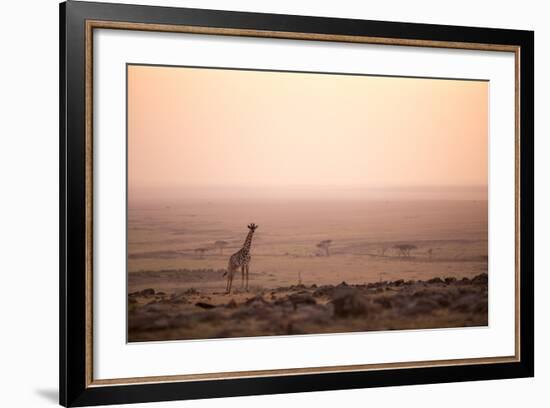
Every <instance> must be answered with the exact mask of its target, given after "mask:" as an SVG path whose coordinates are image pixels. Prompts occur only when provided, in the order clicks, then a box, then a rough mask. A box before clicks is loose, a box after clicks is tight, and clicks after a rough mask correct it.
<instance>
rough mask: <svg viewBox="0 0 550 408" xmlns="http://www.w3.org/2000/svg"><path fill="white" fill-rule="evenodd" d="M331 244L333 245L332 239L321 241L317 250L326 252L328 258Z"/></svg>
mask: <svg viewBox="0 0 550 408" xmlns="http://www.w3.org/2000/svg"><path fill="white" fill-rule="evenodd" d="M330 244H332V240H331V239H325V240H323V241H321V242H319V243H318V244H317V248H319V249H321V250H322V251H324V252H325V255H326V256H330V252H329V247H330Z"/></svg>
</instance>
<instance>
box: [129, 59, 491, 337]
mask: <svg viewBox="0 0 550 408" xmlns="http://www.w3.org/2000/svg"><path fill="white" fill-rule="evenodd" d="M488 87H489V84H488V82H483V81H459V80H435V79H412V78H388V77H370V76H349V75H326V74H298V73H280V72H257V71H239V70H222V69H195V68H177V67H148V66H128V294H129V298H128V299H129V309H128V310H129V317H128V323H129V325H128V327H129V339H130V341H145V340H168V339H188V338H210V337H235V336H257V335H276V334H299V333H320V332H345V331H361V330H385V329H406V328H416V329H419V328H438V327H460V326H474V325H486V322H487V275H486V273H487V269H488V268H487V262H488V242H487V233H488V221H487V212H488V202H487V164H488V163H487V152H488V150H487V137H488ZM251 222H254V223H256V224H258V225H259V228H258V230H257V231H256V233H255V235H254V238H253V241H252V248H251V254H252V260H251V264H250V285H251V286H250V290H249V291H245V290H242V289H240V285H241V282H240V276H237V277H236V279H235V283H234V285H235V290H236V291H234V292H233V293H231V294H225V293H224V290H225V281H224V278H223V276H222V274H223V272H224V270H225V268H226V267H227V263H228V259H229V256H230V255H231V254H232V253H234V252H235V251H237V250H239V249H240V248H241V245H242V243H243V241H244V239H245V236H246V234H247V232H248V230H247V228H246V226H247V224H249V223H251ZM326 240H330V245H329V250H328V251H326V250H324V249H323V248H322V247H319V243H320V242H322V241H326ZM219 242H223V245H221V246H220V245H219ZM403 245H406V246H409V247H410V248H411V250H410V252H408V253H404V252H402V251H401V250H400V249H399V248H400V247H402V246H403ZM438 278H441V279H445V278H447V280H446V281H439V280H438ZM462 279H464V280H462ZM343 282H345V283H343ZM403 282H405V283H406V284H404V283H403ZM429 282H431V283H429ZM474 282H475V284H474ZM323 285H324V286H323ZM342 289H346V290H348V292H347V293H348V294H347V295H346V294H345V296H348V295H349V296H351V298H350V299H351V300H349V299H347V298H344V301H343V303H342V304H343V305H344V309H343V310H342V309H338V307H339V306H338V301H339V300H338V299H339V298H338V296H341V292H342ZM349 291H355V292H349ZM254 296H255V298H254ZM391 296H394V297H391ZM296 299H298V300H296ZM304 299H305V300H304ZM392 299H393V300H392ZM296 302H298V303H296ZM304 302H305V303H304ZM298 304H304V305H305V306H299V307H298V306H297V305H298ZM346 305H355V306H357V305H359V306H360V307H359V309H358V310H352V312H353V313H352V314H351V315H349V316H352V317H349V316H348V312H349V310H347V309H346V308H347V307H348V306H346ZM243 319H244V320H243Z"/></svg>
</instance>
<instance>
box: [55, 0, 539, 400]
mask: <svg viewBox="0 0 550 408" xmlns="http://www.w3.org/2000/svg"><path fill="white" fill-rule="evenodd" d="M59 11H60V13H59V22H60V37H59V38H60V43H59V46H60V61H59V62H60V77H59V81H60V121H59V128H60V145H59V149H60V174H59V177H60V179H59V180H60V181H59V182H60V197H59V198H60V209H59V211H60V213H59V215H60V226H59V228H60V243H59V244H60V253H59V260H60V282H59V284H60V298H59V301H60V303H59V305H60V314H59V319H60V333H59V334H60V346H59V347H60V349H59V351H60V366H59V369H60V383H59V387H60V403H61V404H62V405H64V406H86V405H100V404H122V403H136V402H148V401H168V400H178V399H197V398H216V397H229V396H244V395H258V394H275V393H292V392H304V391H321V390H340V389H353V388H366V387H383V386H396V385H411V384H427V383H446V382H456V381H475V380H488V379H504V378H519V377H532V376H534V33H533V32H532V31H520V30H508V29H494V28H474V27H459V26H444V25H431V24H413V23H397V22H382V21H362V20H353V19H340V18H321V17H305V16H292V15H275V14H257V13H247V12H230V11H212V10H200V9H184V8H169V7H152V6H137V5H121V4H106V3H91V2H78V1H68V2H65V3H62V4H61V5H60V9H59ZM89 20H101V21H116V22H129V23H149V24H165V25H186V26H196V27H217V28H227V29H245V30H266V31H272V32H294V33H314V34H323V35H345V36H368V37H374V38H377V37H380V38H389V39H410V40H423V41H443V42H461V43H476V44H497V45H510V46H515V47H519V50H520V52H519V54H518V55H519V57H520V60H519V63H520V65H521V70H520V74H519V78H518V80H519V90H520V91H519V102H518V104H519V105H518V108H519V110H518V111H519V115H520V116H519V124H518V128H519V132H520V134H521V148H520V149H519V150H518V152H517V153H518V154H519V157H518V159H519V163H520V173H519V174H520V179H519V185H520V186H521V187H520V190H519V199H520V202H521V208H520V211H519V226H520V227H519V228H520V229H519V242H518V243H519V245H520V246H521V256H520V257H519V259H518V260H517V262H518V265H517V266H519V270H520V273H519V281H518V287H519V304H518V306H519V311H520V314H519V322H520V323H519V327H518V329H519V331H518V335H519V338H520V339H521V341H520V343H519V353H520V356H521V358H520V359H519V360H518V361H514V362H506V363H493V364H460V365H439V366H426V367H414V368H396V369H384V370H368V371H346V372H327V373H314V374H296V375H283V376H261V377H260V376H258V377H246V378H228V379H218V380H196V381H178V382H160V383H144V384H124V385H116V384H115V385H101V386H93V385H90V384H89V383H88V381H87V371H86V364H87V362H86V358H87V354H86V347H87V343H86V339H87V327H86V313H87V311H86V310H87V306H88V303H87V302H90V301H91V299H89V292H87V287H86V273H85V265H86V251H87V250H86V222H87V221H86V197H87V191H86V164H85V163H86V138H85V134H86V126H87V125H86V41H85V35H86V22H87V21H89Z"/></svg>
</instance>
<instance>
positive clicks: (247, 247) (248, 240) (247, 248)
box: [243, 231, 254, 252]
mask: <svg viewBox="0 0 550 408" xmlns="http://www.w3.org/2000/svg"><path fill="white" fill-rule="evenodd" d="M253 234H254V231H250V232H249V233H248V235H247V236H246V239H245V240H244V244H243V251H244V252H249V251H250V246H251V245H252V235H253Z"/></svg>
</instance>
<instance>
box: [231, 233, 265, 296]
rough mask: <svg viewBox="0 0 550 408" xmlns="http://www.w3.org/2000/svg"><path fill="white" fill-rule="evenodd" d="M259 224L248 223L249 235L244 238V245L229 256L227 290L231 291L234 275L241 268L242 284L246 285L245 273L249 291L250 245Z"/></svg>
mask: <svg viewBox="0 0 550 408" xmlns="http://www.w3.org/2000/svg"><path fill="white" fill-rule="evenodd" d="M256 228H258V226H257V225H256V224H254V223H252V224H249V225H248V229H249V230H250V231H249V232H248V235H247V236H246V239H245V240H244V244H243V247H242V248H241V249H239V250H238V251H237V252H235V253H234V254H233V255H231V257H230V258H229V264H228V265H227V271H226V272H225V273H224V274H223V276H225V275H227V287H226V290H225V292H226V293H231V284H232V283H233V275H234V273H235V272H236V271H238V269H239V268H241V274H242V281H241V284H242V286H243V287H244V284H245V275H246V290H247V291H248V266H249V264H250V246H251V245H252V235H254V231H255V230H256Z"/></svg>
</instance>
